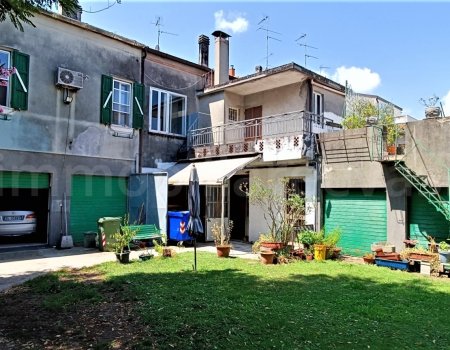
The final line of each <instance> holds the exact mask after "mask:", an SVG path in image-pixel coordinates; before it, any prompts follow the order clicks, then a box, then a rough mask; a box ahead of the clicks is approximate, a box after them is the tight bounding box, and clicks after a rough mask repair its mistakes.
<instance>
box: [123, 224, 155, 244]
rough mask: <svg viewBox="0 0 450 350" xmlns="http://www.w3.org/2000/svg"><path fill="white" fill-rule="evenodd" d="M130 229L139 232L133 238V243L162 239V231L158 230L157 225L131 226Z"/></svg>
mask: <svg viewBox="0 0 450 350" xmlns="http://www.w3.org/2000/svg"><path fill="white" fill-rule="evenodd" d="M128 227H129V228H130V229H131V230H137V233H136V235H135V236H134V237H133V239H132V241H143V240H149V239H157V238H162V236H161V230H160V229H159V228H157V227H156V225H155V224H149V225H129V226H128Z"/></svg>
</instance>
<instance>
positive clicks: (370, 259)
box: [363, 253, 375, 265]
mask: <svg viewBox="0 0 450 350" xmlns="http://www.w3.org/2000/svg"><path fill="white" fill-rule="evenodd" d="M363 260H364V262H365V263H366V264H370V265H373V264H375V255H374V254H373V253H366V254H364V255H363Z"/></svg>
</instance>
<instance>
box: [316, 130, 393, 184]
mask: <svg viewBox="0 0 450 350" xmlns="http://www.w3.org/2000/svg"><path fill="white" fill-rule="evenodd" d="M367 135H368V136H367ZM320 146H321V150H322V155H323V164H322V186H321V187H322V188H385V187H386V183H385V178H384V173H383V167H382V164H381V163H380V162H378V161H375V160H371V159H375V158H376V157H378V152H377V143H376V142H375V143H374V144H372V129H366V128H363V129H353V130H343V131H335V132H329V133H326V134H322V135H321V144H320Z"/></svg>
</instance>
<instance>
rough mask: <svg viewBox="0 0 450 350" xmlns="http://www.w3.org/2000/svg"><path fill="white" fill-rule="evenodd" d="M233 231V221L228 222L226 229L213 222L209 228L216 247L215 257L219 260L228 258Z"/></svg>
mask: <svg viewBox="0 0 450 350" xmlns="http://www.w3.org/2000/svg"><path fill="white" fill-rule="evenodd" d="M232 230H233V220H229V221H228V224H227V225H226V227H223V228H222V226H221V225H219V224H218V223H217V222H215V223H214V224H213V225H212V227H211V232H212V236H213V238H214V244H215V245H216V250H217V256H218V257H219V258H228V257H229V256H230V250H231V248H232V245H231V244H230V238H231V231H232Z"/></svg>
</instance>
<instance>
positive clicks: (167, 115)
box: [150, 88, 186, 135]
mask: <svg viewBox="0 0 450 350" xmlns="http://www.w3.org/2000/svg"><path fill="white" fill-rule="evenodd" d="M150 130H152V131H160V132H165V133H170V134H176V135H186V96H184V95H179V94H175V93H173V92H170V91H164V90H160V89H155V88H150Z"/></svg>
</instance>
